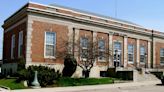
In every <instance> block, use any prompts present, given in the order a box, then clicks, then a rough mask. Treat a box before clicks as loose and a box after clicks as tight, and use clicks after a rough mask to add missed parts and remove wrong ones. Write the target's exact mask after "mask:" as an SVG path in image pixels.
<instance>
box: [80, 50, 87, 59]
mask: <svg viewBox="0 0 164 92" xmlns="http://www.w3.org/2000/svg"><path fill="white" fill-rule="evenodd" d="M87 57H88V52H87V49H82V50H81V58H85V59H86V58H87Z"/></svg>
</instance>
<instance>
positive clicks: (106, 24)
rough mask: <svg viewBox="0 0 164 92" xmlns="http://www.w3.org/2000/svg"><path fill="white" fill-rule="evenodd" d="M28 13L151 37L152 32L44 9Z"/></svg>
mask: <svg viewBox="0 0 164 92" xmlns="http://www.w3.org/2000/svg"><path fill="white" fill-rule="evenodd" d="M28 11H29V12H34V13H41V14H45V13H46V14H47V15H48V14H49V15H51V16H57V17H62V18H67V19H71V20H76V21H82V22H85V23H91V24H96V25H100V26H105V27H111V28H116V29H121V30H126V31H131V32H135V33H139V34H144V35H149V36H151V32H148V31H144V30H137V29H135V28H133V27H132V28H127V27H123V26H120V25H115V24H109V23H104V22H101V21H97V20H91V19H86V18H81V17H74V16H71V15H68V14H63V13H59V12H52V11H50V10H44V9H38V8H33V7H29V8H28Z"/></svg>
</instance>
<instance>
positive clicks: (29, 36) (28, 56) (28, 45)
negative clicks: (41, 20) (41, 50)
mask: <svg viewBox="0 0 164 92" xmlns="http://www.w3.org/2000/svg"><path fill="white" fill-rule="evenodd" d="M32 24H33V20H32V17H31V16H30V15H28V21H27V34H26V39H27V43H26V64H29V63H31V62H32V58H31V54H32V50H31V47H32V42H31V39H32V31H33V28H32Z"/></svg>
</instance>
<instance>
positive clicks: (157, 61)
mask: <svg viewBox="0 0 164 92" xmlns="http://www.w3.org/2000/svg"><path fill="white" fill-rule="evenodd" d="M155 44H156V46H155V54H156V67H163V68H164V65H163V66H160V49H162V48H164V43H160V42H156V43H155Z"/></svg>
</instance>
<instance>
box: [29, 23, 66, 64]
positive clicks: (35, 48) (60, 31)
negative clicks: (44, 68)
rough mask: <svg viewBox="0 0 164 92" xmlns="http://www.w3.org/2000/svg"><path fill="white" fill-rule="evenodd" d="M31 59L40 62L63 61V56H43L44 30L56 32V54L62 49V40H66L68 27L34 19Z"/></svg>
mask: <svg viewBox="0 0 164 92" xmlns="http://www.w3.org/2000/svg"><path fill="white" fill-rule="evenodd" d="M32 28H33V31H32V39H31V40H32V47H31V50H32V55H31V57H32V61H33V62H41V63H47V62H48V63H63V57H62V56H61V57H56V59H46V58H44V40H45V39H44V38H45V32H56V50H57V51H56V54H57V53H58V52H59V51H60V52H62V51H64V50H63V48H64V47H63V45H62V44H63V42H66V41H67V40H68V27H67V26H63V25H57V24H50V23H44V22H39V21H34V22H33V24H32Z"/></svg>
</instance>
